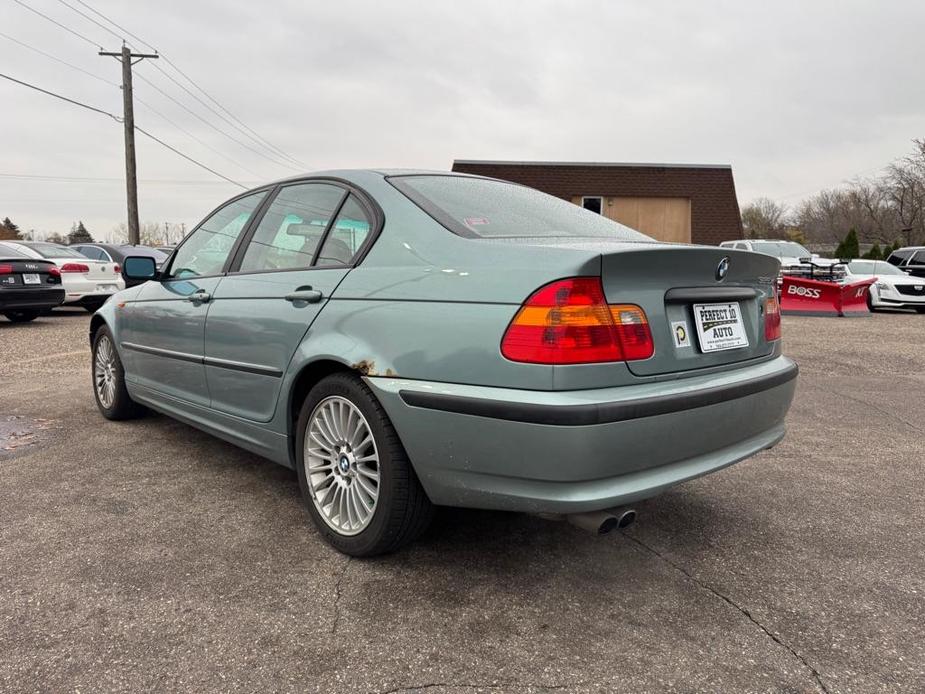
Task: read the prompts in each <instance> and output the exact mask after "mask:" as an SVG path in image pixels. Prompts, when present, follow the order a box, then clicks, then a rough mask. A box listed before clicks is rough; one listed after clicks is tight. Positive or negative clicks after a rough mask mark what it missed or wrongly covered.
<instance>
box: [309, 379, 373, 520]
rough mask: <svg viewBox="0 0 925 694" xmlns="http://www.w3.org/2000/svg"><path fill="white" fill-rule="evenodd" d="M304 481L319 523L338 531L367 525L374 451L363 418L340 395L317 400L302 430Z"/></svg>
mask: <svg viewBox="0 0 925 694" xmlns="http://www.w3.org/2000/svg"><path fill="white" fill-rule="evenodd" d="M304 447H305V448H304V451H305V455H304V458H303V459H304V461H305V463H304V464H305V479H306V481H307V482H308V486H309V490H310V492H311V498H312V503H313V504H314V506H315V509H316V510H317V511H318V513H319V514H320V515H321V517H322V518H323V519H324V522H325V523H327V525H328V526H329V527H330V528H332V529H333V530H334V531H336V532H337V533H340V534H341V535H356V534H358V533H360V532H362V531H363V530H364V529H365V528H366V527H367V526H368V525H369V523H370V521H371V520H372V518H373V514H374V513H375V511H376V502H377V501H378V499H379V482H380V478H379V452H378V449H377V448H376V441H375V439H374V437H373V433H372V430H371V429H370V426H369V423H368V422H367V421H366V417H364V416H363V413H362V412H360V410H359V408H358V407H357V406H356V405H354V404H353V403H352V402H350V400H347V399H346V398H343V397H340V396H337V395H332V396H330V397H327V398H325V399H324V400H322V401H321V402H319V403H318V404H317V405H316V406H315V409H314V411H313V412H312V414H311V417H310V418H309V420H308V426H307V427H306V430H305V441H304Z"/></svg>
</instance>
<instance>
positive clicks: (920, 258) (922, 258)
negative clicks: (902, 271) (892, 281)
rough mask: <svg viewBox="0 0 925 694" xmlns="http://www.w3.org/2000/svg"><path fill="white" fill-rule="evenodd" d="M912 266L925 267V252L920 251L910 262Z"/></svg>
mask: <svg viewBox="0 0 925 694" xmlns="http://www.w3.org/2000/svg"><path fill="white" fill-rule="evenodd" d="M909 264H910V265H925V251H918V252H917V253H916V254H915V255H914V256H912V260H910V261H909Z"/></svg>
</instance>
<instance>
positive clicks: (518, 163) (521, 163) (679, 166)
mask: <svg viewBox="0 0 925 694" xmlns="http://www.w3.org/2000/svg"><path fill="white" fill-rule="evenodd" d="M457 164H463V165H467V164H476V165H491V166H585V167H598V168H604V167H615V168H639V169H643V168H644V169H724V170H729V171H731V170H732V165H730V164H664V163H663V164H659V163H653V162H616V161H504V160H493V159H454V160H453V166H456V165H457Z"/></svg>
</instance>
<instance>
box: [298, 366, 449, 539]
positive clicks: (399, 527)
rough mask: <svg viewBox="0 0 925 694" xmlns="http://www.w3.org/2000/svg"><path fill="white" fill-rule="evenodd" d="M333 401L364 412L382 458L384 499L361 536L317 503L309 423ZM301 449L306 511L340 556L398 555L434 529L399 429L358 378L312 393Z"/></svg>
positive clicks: (342, 378)
mask: <svg viewBox="0 0 925 694" xmlns="http://www.w3.org/2000/svg"><path fill="white" fill-rule="evenodd" d="M332 396H338V397H340V398H343V399H345V400H348V401H349V402H350V403H351V404H352V405H354V406H355V407H356V408H357V409H359V411H360V413H361V414H362V415H363V417H364V418H365V419H366V422H367V424H368V425H369V429H370V433H371V434H372V437H373V440H374V442H375V447H376V450H377V452H378V458H379V460H378V470H379V486H378V499H377V500H376V503H375V506H374V510H373V512H372V518H371V519H370V520H369V524H368V525H367V526H366V527H365V528H364V529H363V530H361V531H360V532H359V533H358V534H355V535H344V534H342V533H340V532H338V531H337V530H335V529H334V528H332V527H331V526H329V525H328V523H327V522H326V521H325V520H324V518H323V517H322V516H321V513H320V512H319V511H318V509H317V508H316V506H315V502H314V501H313V500H312V494H311V490H310V488H309V484H308V480H307V477H306V472H305V446H304V441H305V436H306V429H307V428H308V423H309V419H310V418H311V416H312V413H313V412H314V411H315V408H316V407H317V406H318V404H319V403H321V401H322V400H325V399H326V398H330V397H332ZM295 450H296V470H297V472H298V475H299V486H300V487H301V489H302V499H303V501H304V503H305V506H306V508H307V509H308V512H309V514H310V515H311V517H312V520H313V521H314V522H315V526H316V527H317V528H318V531H319V532H320V533H321V535H322V536H323V537H324V539H325V540H326V541H327V542H328V543H329V544H330V545H331V546H333V547H334V548H335V549H337V550H338V551H339V552H343V553H344V554H347V555H349V556H352V557H370V556H374V555H377V554H385V553H388V552H394V551H395V550H397V549H399V548H401V547H403V546H404V545H406V544H408V543H410V542H413V541H414V540H415V539H417V538H418V537H419V536H420V535H421V534H422V533H423V532H424V531H425V530H426V529H427V527H428V525H430V522H431V519H432V518H433V513H434V509H433V505H432V504H431V503H430V499H428V498H427V494H426V493H425V492H424V489H423V487H421V483H420V482H419V481H418V478H417V475H416V474H415V473H414V469H413V468H412V467H411V462H410V461H409V460H408V455H407V454H406V453H405V449H404V447H403V446H402V444H401V441H400V440H399V438H398V434H397V433H396V431H395V428H394V427H393V426H392V423H391V422H390V421H389V418H388V415H386V413H385V410H383V409H382V406H381V405H380V404H379V401H378V400H376V397H375V396H374V395H373V393H372V391H371V390H370V389H369V387H368V386H367V385H366V384H365V383H363V381H361V380H360V379H359V378H357V377H356V376H354V375H353V374H351V373H337V374H332V375H330V376H327V377H325V378H323V379H322V380H321V381H319V382H318V384H317V385H315V387H314V388H312V390H311V391H310V392H309V394H308V396H307V397H306V398H305V402H303V403H302V409H301V411H300V413H299V420H298V425H297V427H296V441H295Z"/></svg>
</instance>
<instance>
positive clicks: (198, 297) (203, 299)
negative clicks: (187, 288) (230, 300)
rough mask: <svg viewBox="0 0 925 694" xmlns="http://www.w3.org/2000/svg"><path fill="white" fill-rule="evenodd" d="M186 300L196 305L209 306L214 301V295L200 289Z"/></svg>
mask: <svg viewBox="0 0 925 694" xmlns="http://www.w3.org/2000/svg"><path fill="white" fill-rule="evenodd" d="M186 300H187V301H192V302H193V303H196V304H207V303H209V302H210V301H211V300H212V295H211V294H209V292H207V291H204V290H202V289H200V290H199V291H198V292H196V293H194V294H190V295H189V296H188V297H186Z"/></svg>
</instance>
